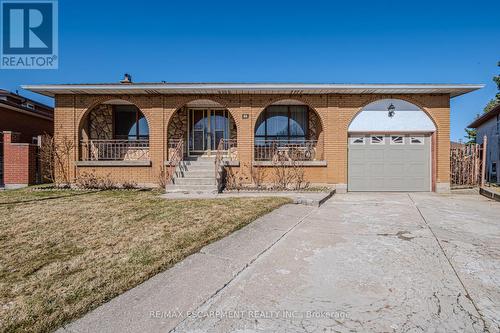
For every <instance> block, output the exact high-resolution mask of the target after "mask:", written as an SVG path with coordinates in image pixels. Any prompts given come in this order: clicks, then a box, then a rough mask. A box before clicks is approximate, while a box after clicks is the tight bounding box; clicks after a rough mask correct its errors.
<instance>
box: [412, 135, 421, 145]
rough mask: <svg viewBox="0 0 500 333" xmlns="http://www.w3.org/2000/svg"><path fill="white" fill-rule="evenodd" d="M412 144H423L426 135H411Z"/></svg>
mask: <svg viewBox="0 0 500 333" xmlns="http://www.w3.org/2000/svg"><path fill="white" fill-rule="evenodd" d="M410 144H412V145H423V144H424V137H423V136H412V137H410Z"/></svg>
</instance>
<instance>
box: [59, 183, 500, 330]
mask: <svg viewBox="0 0 500 333" xmlns="http://www.w3.org/2000/svg"><path fill="white" fill-rule="evenodd" d="M499 216H500V205H499V204H498V203H497V202H493V201H490V200H487V199H485V198H483V197H481V196H479V195H453V196H452V195H450V196H444V195H436V194H427V193H425V194H424V193H422V194H347V195H336V196H334V197H333V198H332V199H330V200H329V201H327V202H326V203H325V204H324V205H323V206H321V207H320V208H312V207H306V206H300V205H288V206H285V207H282V208H280V209H278V210H276V211H274V212H273V213H271V214H269V215H267V216H266V217H264V218H261V219H259V220H257V221H255V222H254V223H252V224H250V225H249V226H247V227H245V228H243V229H241V230H240V231H238V232H236V233H234V234H232V235H231V236H229V237H226V238H225V239H223V240H221V241H219V242H217V243H214V244H212V245H209V246H207V247H205V248H204V249H203V250H202V251H201V252H200V253H198V254H195V255H193V256H191V257H189V258H187V259H186V260H184V261H183V262H181V263H180V264H178V265H176V266H175V267H173V268H172V269H170V270H168V271H166V272H164V273H162V274H159V275H157V276H156V277H154V278H152V279H151V280H149V281H147V282H145V283H144V284H142V285H140V286H138V287H137V288H134V289H133V290H131V291H129V292H127V293H125V294H123V295H121V296H119V297H117V298H115V299H114V300H112V301H111V302H109V303H107V304H105V305H103V306H101V307H99V308H98V309H96V310H95V311H93V312H91V313H89V314H88V315H86V316H85V317H84V318H82V319H80V320H78V321H76V322H74V323H73V324H71V325H69V326H67V327H66V329H61V331H65V332H166V331H169V330H174V331H178V332H229V331H242V332H243V331H245V332H251V331H256V330H258V331H263V332H315V331H328V332H331V331H332V332H333V331H335V332H336V331H338V332H350V331H357V332H388V331H391V332H392V331H394V332H413V331H424V332H429V331H431V332H482V331H489V332H498V331H499V325H500V320H499V318H500V308H499V305H500V290H499V286H500V248H499V244H500V218H499Z"/></svg>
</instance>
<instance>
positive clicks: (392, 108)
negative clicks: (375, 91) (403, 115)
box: [387, 103, 396, 118]
mask: <svg viewBox="0 0 500 333" xmlns="http://www.w3.org/2000/svg"><path fill="white" fill-rule="evenodd" d="M387 111H389V113H388V114H387V115H388V116H389V117H390V118H392V117H394V115H395V114H396V107H395V106H394V104H392V103H391V105H389V106H388V107H387Z"/></svg>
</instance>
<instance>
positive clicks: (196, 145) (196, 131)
mask: <svg viewBox="0 0 500 333" xmlns="http://www.w3.org/2000/svg"><path fill="white" fill-rule="evenodd" d="M228 138H229V118H228V111H227V110H221V109H189V155H201V154H210V153H211V151H215V150H217V146H218V144H219V142H220V140H221V139H228Z"/></svg>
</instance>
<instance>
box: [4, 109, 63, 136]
mask: <svg viewBox="0 0 500 333" xmlns="http://www.w3.org/2000/svg"><path fill="white" fill-rule="evenodd" d="M0 119H1V121H0V131H12V132H18V133H21V138H20V139H19V142H25V143H31V138H32V137H34V136H38V135H42V134H45V133H47V134H50V135H52V134H53V133H54V122H53V121H52V120H47V119H44V118H40V117H36V116H30V115H28V114H24V113H21V112H18V111H14V110H10V109H7V108H5V107H2V106H0Z"/></svg>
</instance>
